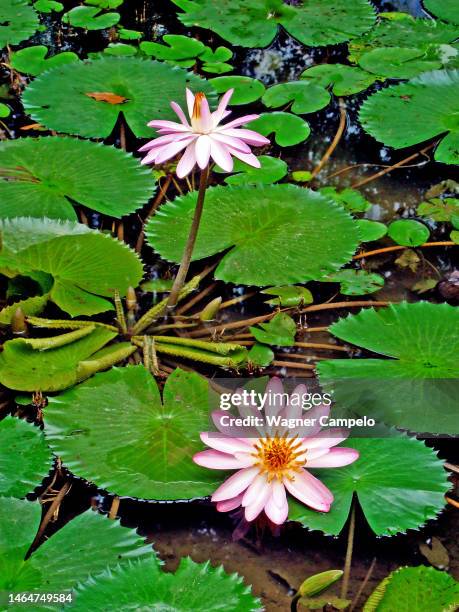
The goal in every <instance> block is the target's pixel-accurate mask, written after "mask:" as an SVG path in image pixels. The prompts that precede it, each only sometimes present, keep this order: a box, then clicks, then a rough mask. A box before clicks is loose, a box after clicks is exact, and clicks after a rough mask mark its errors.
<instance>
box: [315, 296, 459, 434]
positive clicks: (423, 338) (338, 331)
mask: <svg viewBox="0 0 459 612" xmlns="http://www.w3.org/2000/svg"><path fill="white" fill-rule="evenodd" d="M330 331H331V333H332V334H333V335H335V336H336V337H337V338H340V339H341V340H344V341H345V342H350V343H352V344H356V345H357V346H359V347H361V348H363V349H366V350H367V351H372V352H373V353H379V354H380V355H381V354H382V355H384V356H386V357H389V359H383V358H381V357H380V355H376V356H375V357H372V358H360V359H342V360H341V359H332V360H325V361H321V362H320V363H319V364H318V366H317V369H318V372H319V375H320V380H321V383H322V384H323V385H325V386H326V387H327V389H328V388H329V389H331V390H332V391H333V393H334V397H335V400H336V402H337V408H338V409H340V410H343V411H355V412H357V413H358V414H361V415H371V416H372V417H373V418H375V419H377V420H380V421H382V422H385V423H387V424H390V425H395V426H397V427H402V428H405V429H410V430H411V431H416V432H431V433H443V434H447V433H451V434H456V433H457V432H458V421H457V395H458V392H459V380H458V379H459V365H458V364H459V309H458V308H454V307H453V306H450V305H449V304H446V303H445V304H431V303H429V302H417V303H413V304H409V303H407V302H401V303H399V304H395V305H391V306H389V307H387V308H384V309H379V310H374V309H372V308H369V309H366V310H362V311H361V312H360V313H359V314H357V315H350V316H349V317H347V318H345V319H341V320H339V321H338V322H337V323H335V324H333V325H332V326H331V327H330Z"/></svg>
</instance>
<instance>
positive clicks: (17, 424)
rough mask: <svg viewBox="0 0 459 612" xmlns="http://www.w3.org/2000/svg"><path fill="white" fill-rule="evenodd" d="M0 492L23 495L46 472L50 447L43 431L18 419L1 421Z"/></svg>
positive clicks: (50, 456)
mask: <svg viewBox="0 0 459 612" xmlns="http://www.w3.org/2000/svg"><path fill="white" fill-rule="evenodd" d="M0 448H1V450H0V495H2V496H4V497H24V496H25V495H27V493H31V492H32V491H33V489H34V488H35V487H36V486H38V485H39V484H40V483H41V481H42V480H43V478H44V477H45V476H47V475H48V472H49V470H50V469H51V464H52V455H51V451H50V450H49V448H48V445H47V444H46V441H45V436H44V435H43V432H42V431H40V429H39V428H38V427H35V426H34V425H32V424H30V423H27V422H26V421H23V420H21V419H15V418H13V417H6V418H5V419H3V420H2V421H0Z"/></svg>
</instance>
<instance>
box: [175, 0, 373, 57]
mask: <svg viewBox="0 0 459 612" xmlns="http://www.w3.org/2000/svg"><path fill="white" fill-rule="evenodd" d="M173 1H174V4H176V5H177V6H179V7H180V8H181V9H183V11H185V12H184V13H179V18H180V20H181V21H182V22H183V23H184V24H185V25H186V26H198V27H201V28H208V29H209V30H213V31H214V32H217V34H219V35H220V36H221V37H222V38H224V39H225V40H228V41H230V42H231V43H233V44H235V45H242V46H244V47H266V46H267V45H269V43H270V42H271V41H272V40H273V38H274V36H275V35H276V33H277V29H278V26H279V25H281V26H283V27H284V28H285V29H286V30H287V32H288V33H289V34H291V35H292V36H293V37H295V38H297V39H298V40H299V41H300V42H302V43H304V44H305V45H309V46H312V47H317V46H322V45H331V44H336V43H339V42H344V41H346V40H349V39H350V38H352V37H354V36H359V35H360V34H362V33H363V32H365V31H366V30H368V29H369V28H370V27H371V26H372V25H373V23H374V18H375V15H374V11H373V8H372V6H371V5H370V3H369V2H367V1H366V0H335V1H334V2H333V3H330V2H323V0H308V1H307V2H300V3H297V4H287V3H284V2H282V0H220V2H214V1H213V0H173Z"/></svg>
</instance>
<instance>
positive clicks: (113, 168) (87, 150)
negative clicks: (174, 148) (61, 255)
mask: <svg viewBox="0 0 459 612" xmlns="http://www.w3.org/2000/svg"><path fill="white" fill-rule="evenodd" d="M0 166H1V168H2V170H1V173H0V200H1V204H0V217H3V218H5V217H17V216H26V215H27V216H32V217H49V218H56V219H71V220H76V218H77V216H76V214H75V211H74V209H73V206H72V203H73V202H76V203H78V204H83V205H85V206H87V207H88V208H92V209H94V210H97V211H99V212H102V213H105V214H106V215H110V216H112V217H116V218H118V219H119V218H120V217H122V216H123V215H127V214H130V213H132V212H134V211H135V210H137V209H138V208H140V207H141V206H143V205H144V204H145V203H146V202H147V201H148V199H149V198H150V196H151V195H152V193H153V190H154V184H155V181H154V179H153V176H152V174H151V172H150V171H149V170H148V169H145V168H143V167H142V166H141V165H140V164H139V163H138V161H137V160H136V159H134V158H133V157H132V156H131V155H128V154H127V153H125V152H124V151H121V150H120V149H116V148H115V147H108V146H105V145H103V144H97V143H94V142H90V141H87V140H77V139H75V138H65V137H56V136H53V137H50V138H20V139H18V140H9V141H3V142H2V143H0Z"/></svg>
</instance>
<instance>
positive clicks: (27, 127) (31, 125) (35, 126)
mask: <svg viewBox="0 0 459 612" xmlns="http://www.w3.org/2000/svg"><path fill="white" fill-rule="evenodd" d="M19 129H20V130H23V131H24V132H26V131H27V130H39V131H40V132H43V131H44V130H46V129H47V128H45V126H44V125H41V123H29V125H21V127H20V128H19Z"/></svg>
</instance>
